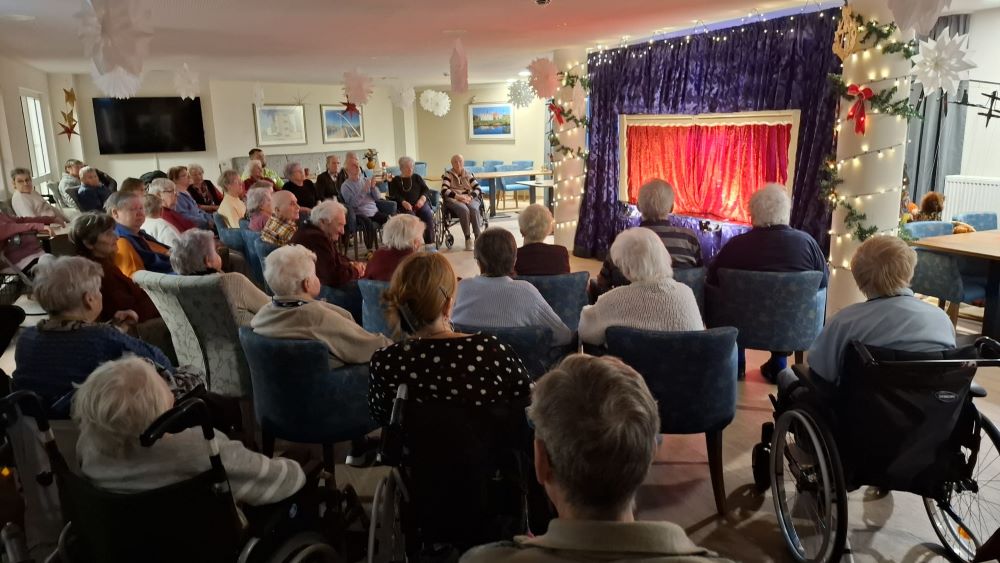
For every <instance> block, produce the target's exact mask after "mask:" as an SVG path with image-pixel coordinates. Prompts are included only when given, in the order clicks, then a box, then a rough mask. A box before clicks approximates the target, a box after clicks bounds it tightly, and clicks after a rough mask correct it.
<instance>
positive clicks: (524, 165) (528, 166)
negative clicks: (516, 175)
mask: <svg viewBox="0 0 1000 563" xmlns="http://www.w3.org/2000/svg"><path fill="white" fill-rule="evenodd" d="M510 163H511V164H513V165H514V166H517V167H518V170H532V169H533V168H534V167H535V161H534V160H512V161H511V162H510Z"/></svg>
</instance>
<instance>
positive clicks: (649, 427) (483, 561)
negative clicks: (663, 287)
mask: <svg viewBox="0 0 1000 563" xmlns="http://www.w3.org/2000/svg"><path fill="white" fill-rule="evenodd" d="M528 418H529V419H530V420H531V422H532V424H533V426H534V428H535V455H534V462H535V475H536V476H537V478H538V481H539V483H541V484H542V486H544V487H545V490H546V492H547V493H548V497H549V499H551V500H552V503H553V504H554V505H555V508H556V511H557V512H558V513H559V517H558V518H556V519H555V520H553V521H552V522H550V523H549V528H548V531H547V532H546V533H545V534H544V535H539V536H534V537H531V536H517V537H515V538H514V541H513V542H510V541H505V542H500V543H496V544H489V545H484V546H480V547H477V548H473V549H472V550H470V551H468V552H466V554H465V555H464V556H463V557H462V561H463V562H467V563H492V562H498V563H499V562H505V561H544V562H558V561H633V560H634V561H646V562H654V561H664V562H665V561H678V562H680V561H684V562H686V563H709V562H713V561H715V562H721V561H726V560H725V559H720V558H718V557H716V555H715V554H714V553H712V552H711V551H708V550H706V549H703V548H700V547H698V546H697V545H695V544H694V543H692V542H691V540H690V539H688V537H687V535H686V534H685V533H684V529H683V528H681V527H680V526H677V525H676V524H672V523H670V522H637V521H636V520H635V515H634V514H633V512H634V510H635V497H636V493H637V492H638V490H639V487H640V486H641V485H642V483H643V481H645V479H646V475H647V473H648V472H649V468H650V466H651V465H652V463H653V459H654V458H655V457H656V451H657V449H658V448H657V444H658V442H657V440H658V438H659V433H660V417H659V413H658V410H657V408H656V400H655V399H653V397H652V395H651V394H650V392H649V388H648V387H646V384H645V382H644V381H643V380H642V377H641V376H640V375H639V374H638V373H636V371H635V370H634V369H632V368H630V367H629V366H627V365H625V364H624V363H622V361H621V360H619V359H617V358H607V357H605V358H595V357H592V356H587V355H584V354H575V355H573V356H570V357H568V358H566V359H565V360H563V361H562V363H560V364H559V366H558V367H556V368H555V369H553V370H552V371H550V372H549V373H547V374H546V375H545V376H544V377H542V378H541V379H539V380H538V382H537V383H536V384H535V388H534V389H533V390H532V392H531V406H530V407H529V408H528Z"/></svg>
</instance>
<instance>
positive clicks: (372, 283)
mask: <svg viewBox="0 0 1000 563" xmlns="http://www.w3.org/2000/svg"><path fill="white" fill-rule="evenodd" d="M358 288H359V289H360V290H361V299H362V301H363V304H362V308H361V326H363V327H364V329H365V330H367V331H368V332H378V333H381V334H384V335H385V336H387V337H389V338H392V337H393V331H392V328H391V327H390V326H389V323H388V321H386V318H385V305H383V304H382V293H383V292H385V290H386V289H389V282H384V281H376V280H359V281H358Z"/></svg>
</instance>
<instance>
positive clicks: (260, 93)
mask: <svg viewBox="0 0 1000 563" xmlns="http://www.w3.org/2000/svg"><path fill="white" fill-rule="evenodd" d="M253 103H254V105H255V106H257V107H261V106H263V105H264V87H263V86H261V85H260V82H256V83H254V85H253Z"/></svg>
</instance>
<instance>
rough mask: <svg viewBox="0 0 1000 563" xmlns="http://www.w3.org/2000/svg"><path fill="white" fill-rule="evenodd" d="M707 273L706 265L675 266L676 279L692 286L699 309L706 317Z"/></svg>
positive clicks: (703, 316)
mask: <svg viewBox="0 0 1000 563" xmlns="http://www.w3.org/2000/svg"><path fill="white" fill-rule="evenodd" d="M705 274H706V270H705V267H704V266H700V267H698V268H674V279H675V280H677V281H679V282H681V283H682V284H684V285H686V286H688V287H690V288H691V291H692V292H693V293H694V299H695V301H697V302H698V310H699V311H701V316H702V318H705Z"/></svg>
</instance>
